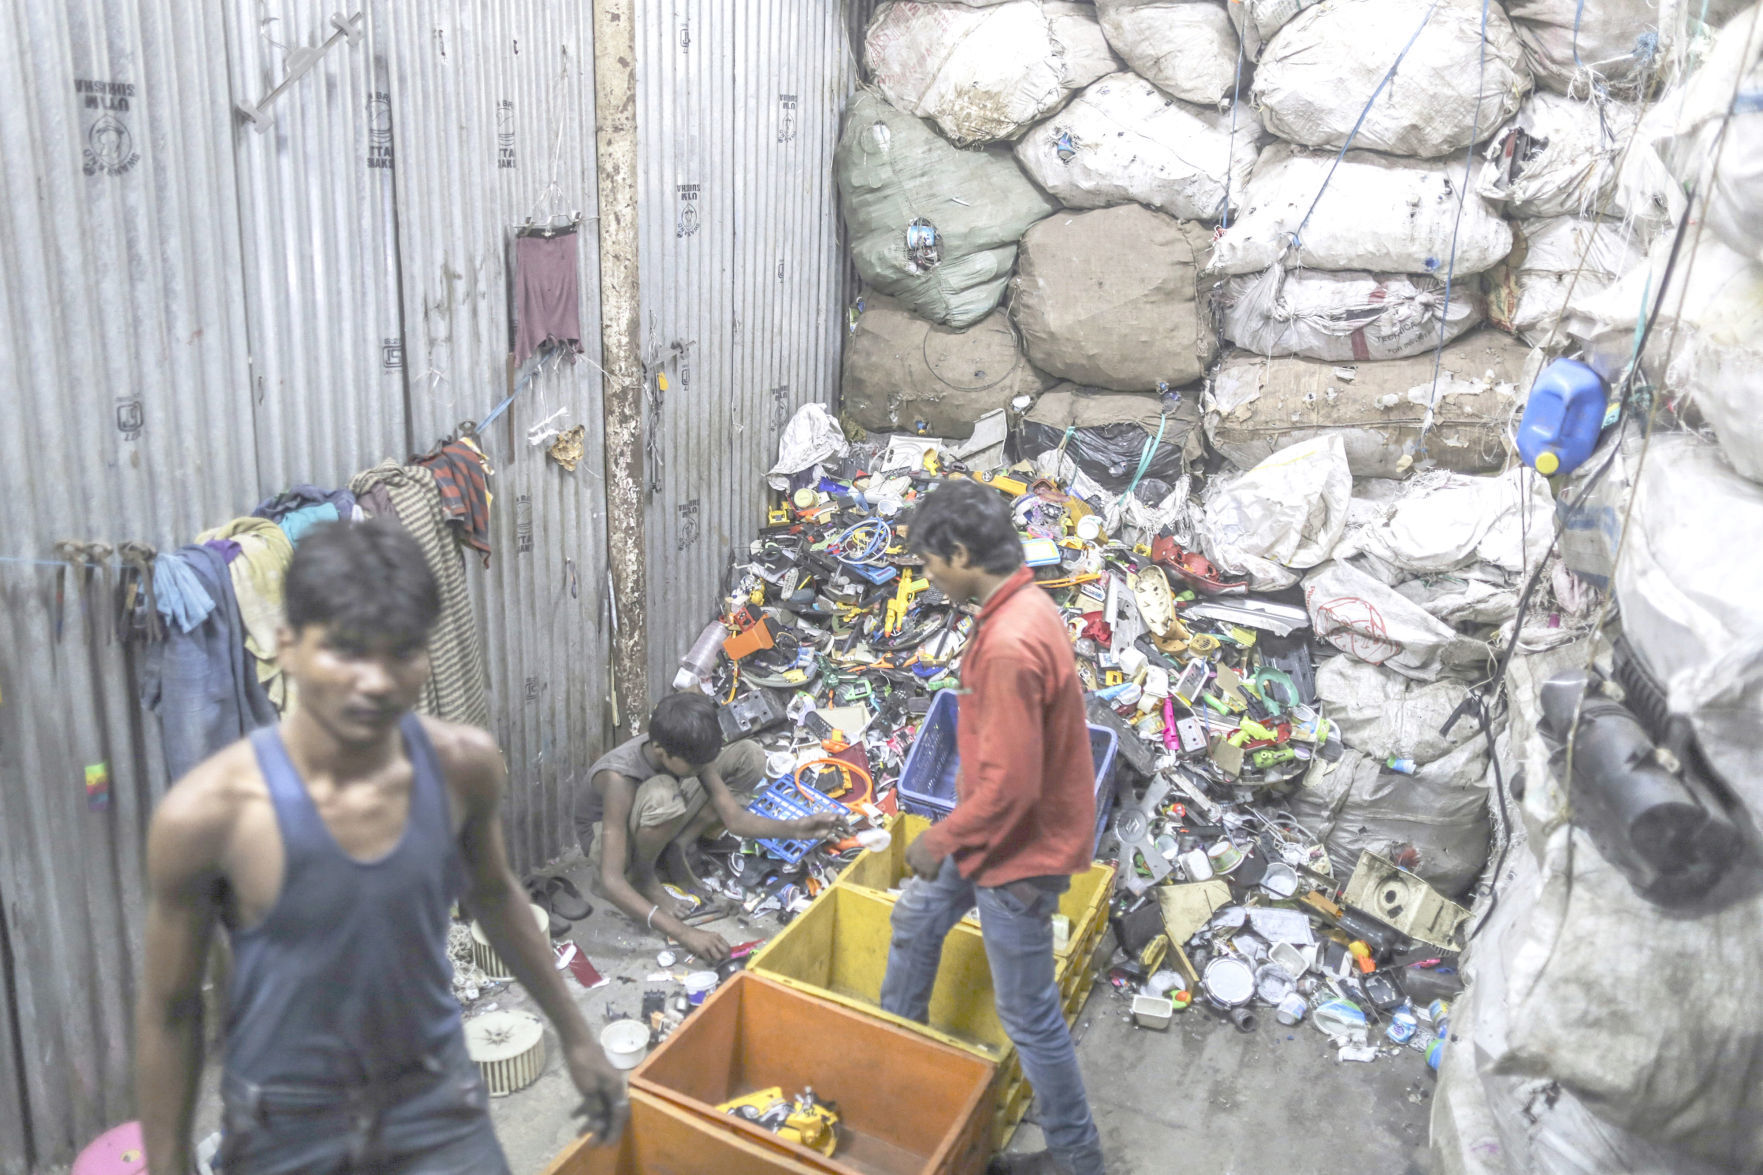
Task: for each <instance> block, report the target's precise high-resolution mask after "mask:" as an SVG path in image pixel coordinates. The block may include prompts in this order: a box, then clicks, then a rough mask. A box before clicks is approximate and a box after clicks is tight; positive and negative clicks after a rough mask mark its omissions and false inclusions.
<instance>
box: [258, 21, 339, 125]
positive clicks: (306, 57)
mask: <svg viewBox="0 0 1763 1175" xmlns="http://www.w3.org/2000/svg"><path fill="white" fill-rule="evenodd" d="M362 15H363V13H360V12H357V13H356V14H355V15H354V16H348V17H345V16H344V15H343V14H342V13H340V12H339V13H335V14H333V15H332V16H331V27H332V28H334V29H336V30H337V31H336V32H334V33H332V34H331V35H330V36H328V37H326V38H325V39H324V41H323V43H321V44H320V45H319V46H318V47H317V48H308V47H307V46H304V45H302V46H300V47H299V48H296V49H290V50H289V51H288V62H287V65H288V75H287V76H286V77H284V78H283V79H282V80H281V81H280V82H278V83H276V87H275V89H273V90H271V91H270V92H269V93H267V94H265V95H264V96H263V101H261V102H259V103H257V105H255V106H253V105H251V104H250V103H249V102H238V103H235V104H234V109H236V110H237V111H238V112H239V113H240V114H241V115H243V116H244V118H245V121H247V122H249V123H250V124H251V125H252V126H253V127H256V128H257V133H258V134H262V133H263V132H264V131H267V130H268V129H269V126H270V118H269V108H270V106H271V105H273V104H274V103H275V100H276V99H277V98H279V97H281V96H282V92H283V91H284V90H286V89H287V88H288V87H289V86H291V85H293V84H294V83H295V82H297V81H299V80H300V79H301V78H303V77H305V76H306V74H307V73H309V72H310V71H311V69H312V67H313V66H315V65H317V64H318V63H319V60H320V59H321V58H323V57H324V55H325V54H326V53H329V52H330V51H331V46H333V45H335V44H336V43H337V42H338V41H343V40H347V41H348V42H349V43H350V44H351V45H353V44H355V43H357V42H358V41H360V40H361V19H362Z"/></svg>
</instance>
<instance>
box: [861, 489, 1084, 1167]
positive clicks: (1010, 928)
mask: <svg viewBox="0 0 1763 1175" xmlns="http://www.w3.org/2000/svg"><path fill="white" fill-rule="evenodd" d="M910 533H911V544H912V549H913V551H914V552H916V553H917V554H919V555H921V556H922V557H923V558H924V571H925V574H926V575H927V576H928V577H929V578H930V581H931V582H932V583H933V584H935V585H936V586H937V588H939V589H940V590H941V591H943V592H944V593H946V594H947V595H948V597H949V598H950V599H951V600H954V601H956V602H957V603H965V602H972V603H976V604H978V605H979V606H980V607H979V616H978V623H977V625H976V627H975V630H974V635H973V638H972V640H971V641H970V642H969V643H968V646H967V650H966V652H965V654H964V655H963V657H962V662H961V686H962V690H961V692H962V695H963V696H962V698H961V709H960V718H959V721H958V723H957V727H956V743H957V746H958V748H959V751H960V755H961V774H960V776H959V778H958V779H957V781H956V795H957V802H956V806H955V811H954V812H953V813H952V814H950V816H949V817H948V818H947V819H946V820H944V821H942V822H941V823H939V824H936V825H934V826H932V827H931V828H930V829H929V830H927V831H926V832H925V833H924V834H923V835H921V836H920V837H919V838H918V839H917V840H915V841H913V842H912V844H910V845H908V846H907V848H906V863H907V864H908V865H909V866H910V867H911V868H912V871H913V872H914V873H915V874H917V877H915V878H914V879H913V880H912V881H910V882H909V883H908V884H907V886H906V888H905V891H904V892H903V893H902V895H901V897H900V900H899V902H898V903H897V904H896V905H895V907H894V916H893V943H892V947H891V949H890V951H889V953H888V970H887V975H886V977H885V978H884V979H883V981H882V991H881V1004H882V1007H883V1008H885V1009H886V1010H887V1011H889V1012H892V1013H894V1014H895V1015H897V1016H904V1017H906V1018H907V1019H910V1020H916V1021H919V1022H920V1023H922V1022H924V1021H925V1020H926V1019H927V1018H928V1016H929V1014H930V996H931V989H932V988H933V987H935V986H936V979H937V962H938V960H939V958H940V957H941V955H942V951H943V939H944V938H945V937H947V935H948V933H949V931H950V930H951V929H952V928H953V927H954V925H955V923H957V922H959V921H960V920H961V918H962V917H963V915H965V914H966V913H967V911H968V910H969V909H971V908H973V907H974V906H975V905H978V907H979V916H980V929H981V931H982V932H983V934H984V936H985V944H986V958H987V961H988V962H989V963H990V964H991V972H992V990H993V993H994V996H995V998H996V1000H997V1004H998V1019H999V1020H1000V1021H1002V1022H1003V1025H1004V1029H1005V1031H1006V1032H1007V1033H1009V1035H1010V1039H1011V1040H1012V1041H1013V1042H1014V1043H1015V1045H1016V1050H1017V1053H1018V1055H1020V1056H1021V1058H1022V1070H1023V1074H1024V1075H1025V1076H1026V1077H1027V1078H1028V1081H1029V1084H1030V1085H1032V1086H1033V1087H1034V1090H1035V1096H1036V1098H1037V1099H1038V1101H1039V1104H1040V1122H1041V1129H1042V1131H1043V1133H1044V1134H1045V1135H1046V1137H1047V1148H1048V1149H1047V1150H1046V1151H1042V1152H1039V1153H1036V1154H1031V1155H1015V1156H1000V1157H999V1158H998V1159H996V1160H994V1162H993V1166H992V1170H993V1171H994V1172H1018V1173H1029V1172H1034V1173H1046V1175H1102V1171H1103V1162H1102V1144H1101V1139H1100V1136H1099V1135H1098V1133H1097V1131H1096V1124H1095V1122H1094V1120H1093V1119H1092V1118H1091V1116H1090V1107H1089V1101H1088V1099H1087V1098H1086V1096H1085V1094H1084V1084H1083V1074H1082V1072H1081V1071H1080V1070H1079V1069H1078V1064H1077V1051H1076V1049H1075V1048H1074V1047H1073V1045H1072V1041H1071V1032H1070V1030H1069V1029H1068V1028H1067V1027H1066V1024H1065V1016H1064V1011H1063V1009H1062V1008H1061V1006H1060V1001H1059V988H1058V985H1057V984H1055V983H1054V981H1053V924H1052V916H1053V914H1054V912H1055V911H1056V910H1057V909H1058V908H1059V895H1060V894H1061V893H1062V892H1064V891H1065V889H1066V888H1067V886H1068V885H1069V884H1070V880H1071V875H1072V874H1074V873H1081V872H1083V871H1084V870H1086V869H1088V868H1089V867H1090V859H1091V854H1092V852H1093V850H1094V848H1095V845H1094V836H1095V827H1096V798H1095V764H1094V762H1093V760H1092V758H1091V756H1090V735H1089V728H1088V724H1087V723H1086V721H1085V718H1084V699H1083V687H1082V685H1081V684H1080V683H1079V681H1078V678H1077V662H1076V660H1075V658H1074V657H1073V655H1072V651H1071V642H1070V639H1069V637H1068V636H1067V635H1066V631H1065V622H1064V621H1063V620H1062V619H1061V618H1060V615H1059V610H1058V609H1057V608H1055V607H1054V606H1053V602H1052V601H1051V600H1050V599H1048V597H1047V595H1046V593H1045V592H1043V591H1041V590H1040V589H1039V588H1037V587H1036V586H1035V582H1034V574H1033V572H1032V571H1030V569H1029V568H1027V567H1025V566H1024V565H1023V560H1022V540H1021V538H1020V537H1019V536H1018V535H1017V533H1016V528H1015V525H1014V524H1013V521H1012V518H1011V513H1010V508H1009V506H1008V504H1007V503H1006V501H1005V499H1004V498H1003V497H1001V496H1000V495H999V494H998V492H997V491H996V490H992V489H987V488H985V487H983V486H981V485H979V484H978V483H977V482H972V481H967V480H951V481H947V482H944V483H943V485H942V486H940V487H939V488H938V489H936V490H935V491H933V492H932V493H931V494H930V496H929V497H928V498H926V499H925V501H924V503H923V505H921V506H919V507H918V510H917V511H916V513H915V514H914V515H913V517H912V519H911V532H910Z"/></svg>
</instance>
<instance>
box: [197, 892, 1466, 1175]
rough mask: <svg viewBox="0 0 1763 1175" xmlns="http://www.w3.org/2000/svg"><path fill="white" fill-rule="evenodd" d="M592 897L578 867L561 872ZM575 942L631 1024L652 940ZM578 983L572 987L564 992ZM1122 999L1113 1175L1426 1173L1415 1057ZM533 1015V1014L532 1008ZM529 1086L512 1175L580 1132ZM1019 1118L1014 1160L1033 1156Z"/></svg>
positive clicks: (1095, 1095) (208, 1102)
mask: <svg viewBox="0 0 1763 1175" xmlns="http://www.w3.org/2000/svg"><path fill="white" fill-rule="evenodd" d="M565 871H566V872H567V873H568V874H569V876H571V877H572V879H573V880H575V882H576V884H577V885H578V886H579V887H580V888H581V889H582V891H583V892H584V893H585V892H588V886H587V884H586V880H587V878H586V873H587V871H586V868H585V866H584V864H583V862H581V861H580V860H579V859H578V860H577V861H576V862H575V865H574V867H573V868H571V869H566V870H565ZM595 907H596V908H595V911H594V914H593V916H592V917H590V918H588V919H587V920H586V921H583V922H580V923H578V924H576V926H575V928H574V931H573V933H572V934H571V937H572V938H573V939H574V941H575V942H576V943H577V945H578V946H580V947H581V949H582V950H583V951H584V952H585V953H586V954H587V956H588V958H589V959H590V960H592V962H593V963H594V965H595V966H596V967H597V968H598V969H599V970H600V972H601V973H602V974H604V975H606V976H608V977H610V979H611V982H610V983H608V984H607V985H606V986H604V987H601V988H599V989H597V990H593V991H580V990H579V989H577V990H578V994H579V1002H580V1004H581V1006H582V1010H583V1012H584V1013H585V1014H586V1016H587V1018H588V1022H589V1024H591V1025H592V1026H594V1027H595V1029H596V1030H597V1029H598V1028H599V1027H600V1026H601V1025H602V1024H604V1023H605V1022H606V1021H607V1019H608V1018H610V1017H611V1016H612V1015H614V1014H625V1015H631V1016H634V1015H636V1014H637V1012H638V1009H639V1007H640V1005H641V1002H642V993H643V988H644V983H643V982H642V980H643V977H644V976H646V975H648V974H650V973H652V972H654V971H656V970H658V969H659V968H658V966H657V963H656V959H655V956H656V953H657V952H658V951H659V950H660V949H661V948H662V945H663V944H662V942H661V940H660V938H659V937H658V936H654V935H651V934H650V933H649V932H647V931H645V930H644V929H643V928H642V927H640V926H635V925H633V924H632V923H631V922H630V921H629V920H627V919H625V918H624V917H623V916H622V915H620V914H618V913H617V912H616V911H613V910H612V909H611V908H610V907H609V906H607V905H606V903H603V902H599V901H596V902H595ZM714 928H715V929H717V930H718V931H720V932H721V933H722V934H723V936H724V937H726V938H728V939H729V941H731V942H743V941H748V940H751V939H756V938H765V937H769V936H770V934H772V933H774V932H775V930H776V927H775V924H773V923H769V922H763V923H760V924H757V925H743V924H741V923H738V922H734V921H729V922H725V923H719V924H717V925H716V926H715V927H714ZM570 982H571V984H572V986H573V981H570ZM491 1006H497V1007H502V1008H531V1007H532V1004H531V1001H530V1000H528V999H527V998H526V996H525V993H524V992H522V991H520V990H519V989H518V988H513V987H509V988H504V989H503V990H501V991H499V992H497V993H494V994H491V995H487V996H485V997H484V998H483V999H482V1000H480V1001H479V1002H478V1003H477V1005H475V1006H474V1007H473V1008H472V1009H471V1010H470V1012H468V1013H467V1014H468V1015H470V1014H472V1013H476V1012H481V1011H484V1010H487V1009H488V1008H490V1007H491ZM1125 1009H1126V1001H1125V1000H1124V999H1122V998H1120V997H1119V996H1117V995H1116V994H1115V993H1114V992H1113V991H1112V989H1110V988H1109V987H1108V986H1107V985H1106V984H1105V983H1103V984H1099V985H1098V986H1097V987H1096V989H1095V991H1094V992H1093V993H1092V995H1091V997H1090V1001H1089V1004H1088V1006H1087V1007H1086V1008H1085V1009H1084V1013H1083V1015H1082V1016H1081V1017H1080V1018H1079V1020H1078V1023H1077V1036H1078V1056H1079V1058H1080V1059H1081V1061H1082V1063H1083V1067H1084V1074H1085V1077H1086V1079H1087V1081H1088V1085H1089V1092H1090V1101H1091V1105H1092V1107H1093V1109H1094V1112H1095V1115H1096V1120H1097V1124H1098V1125H1099V1126H1100V1128H1101V1131H1102V1141H1103V1146H1104V1148H1105V1150H1106V1153H1107V1155H1108V1160H1109V1164H1110V1167H1109V1169H1110V1171H1111V1172H1114V1173H1115V1175H1168V1173H1171V1172H1178V1171H1179V1172H1183V1173H1187V1172H1203V1173H1205V1175H1371V1173H1376V1175H1420V1172H1421V1171H1423V1169H1424V1167H1423V1164H1424V1151H1425V1146H1426V1130H1427V1126H1426V1124H1427V1117H1428V1115H1429V1113H1430V1112H1431V1096H1432V1088H1433V1081H1434V1079H1433V1075H1432V1073H1431V1072H1430V1071H1429V1070H1428V1069H1427V1068H1426V1064H1425V1062H1424V1061H1423V1060H1422V1059H1421V1058H1420V1056H1419V1055H1418V1054H1414V1053H1405V1054H1403V1055H1402V1056H1400V1057H1395V1058H1383V1059H1380V1060H1379V1061H1377V1062H1375V1063H1372V1064H1354V1063H1341V1062H1338V1061H1336V1060H1335V1056H1334V1050H1333V1049H1332V1048H1331V1047H1330V1046H1329V1042H1328V1040H1327V1039H1326V1038H1325V1037H1323V1036H1322V1035H1321V1034H1320V1033H1318V1032H1317V1031H1316V1030H1315V1029H1314V1028H1311V1027H1310V1026H1309V1025H1308V1024H1300V1025H1298V1026H1296V1027H1292V1028H1286V1027H1283V1026H1281V1025H1279V1024H1278V1023H1277V1022H1276V1021H1275V1020H1274V1019H1273V1017H1272V1016H1271V1015H1268V1016H1265V1017H1263V1019H1262V1024H1261V1027H1260V1028H1259V1029H1258V1030H1257V1031H1255V1032H1253V1033H1249V1034H1243V1033H1239V1032H1237V1031H1236V1030H1235V1029H1233V1028H1232V1027H1231V1026H1230V1025H1229V1024H1227V1023H1225V1022H1223V1021H1221V1020H1218V1019H1216V1018H1214V1017H1213V1016H1212V1015H1210V1014H1208V1013H1206V1012H1204V1011H1201V1010H1198V1009H1194V1010H1190V1011H1187V1012H1184V1013H1182V1014H1181V1015H1180V1016H1178V1017H1177V1019H1176V1021H1175V1023H1174V1024H1173V1025H1172V1026H1171V1027H1170V1029H1169V1030H1168V1031H1167V1032H1148V1031H1144V1030H1141V1029H1138V1028H1135V1027H1134V1026H1133V1025H1132V1024H1131V1022H1130V1021H1129V1020H1128V1018H1127V1016H1126V1010H1125ZM535 1010H536V1009H535ZM547 1045H548V1048H547V1054H548V1055H547V1058H546V1064H545V1070H544V1073H543V1074H542V1075H541V1076H540V1078H539V1080H538V1081H536V1082H535V1083H533V1084H532V1085H530V1086H528V1087H527V1088H526V1089H523V1090H521V1091H520V1092H518V1093H515V1094H513V1095H511V1096H509V1097H505V1098H498V1099H495V1100H494V1101H493V1102H492V1104H491V1113H492V1116H493V1117H494V1120H495V1123H496V1132H497V1134H498V1135H499V1136H500V1137H501V1139H502V1145H503V1148H504V1150H506V1152H507V1154H508V1160H509V1165H510V1166H511V1167H512V1169H513V1171H514V1175H538V1173H539V1172H541V1171H543V1170H544V1169H545V1166H546V1164H548V1163H549V1162H550V1161H551V1159H552V1157H553V1156H555V1155H556V1154H558V1153H559V1152H560V1151H561V1150H563V1148H564V1147H565V1146H567V1145H568V1144H569V1143H570V1142H571V1141H572V1140H573V1138H574V1137H575V1131H574V1126H573V1124H572V1119H571V1117H570V1109H571V1108H572V1106H573V1105H574V1101H573V1092H574V1091H573V1088H572V1087H571V1086H570V1083H569V1079H568V1077H567V1075H566V1074H565V1073H564V1072H563V1069H562V1067H561V1065H559V1063H558V1061H557V1050H556V1037H555V1036H554V1035H552V1034H550V1033H549V1032H548V1033H547ZM204 1090H205V1093H204V1098H203V1104H202V1108H201V1112H200V1113H199V1115H198V1119H197V1128H198V1137H200V1136H201V1135H202V1134H204V1133H206V1132H207V1131H209V1130H212V1129H214V1128H215V1125H216V1124H217V1123H218V1120H219V1107H218V1103H217V1099H216V1097H215V1094H214V1081H213V1076H212V1067H210V1073H209V1076H208V1080H206V1081H205V1082H204ZM1032 1123H1033V1113H1032V1111H1031V1113H1030V1118H1029V1122H1028V1123H1025V1124H1024V1126H1023V1127H1022V1128H1021V1129H1020V1130H1019V1131H1018V1132H1017V1136H1016V1139H1015V1141H1014V1143H1013V1144H1012V1148H1011V1149H1013V1150H1018V1149H1035V1148H1038V1146H1039V1145H1040V1135H1039V1131H1038V1130H1036V1129H1035V1127H1034V1126H1033V1125H1032Z"/></svg>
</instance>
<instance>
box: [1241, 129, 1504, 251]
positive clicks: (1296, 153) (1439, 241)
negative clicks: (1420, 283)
mask: <svg viewBox="0 0 1763 1175" xmlns="http://www.w3.org/2000/svg"><path fill="white" fill-rule="evenodd" d="M1263 115H1264V116H1265V111H1264V112H1263ZM1270 129H1271V128H1270ZM1331 169H1332V172H1331ZM1472 179H1473V177H1472ZM1462 188H1463V164H1462V161H1461V160H1457V161H1455V162H1444V161H1441V162H1428V161H1425V160H1418V159H1396V158H1393V157H1391V156H1388V155H1378V154H1375V153H1373V152H1370V151H1349V152H1347V154H1346V155H1345V156H1344V157H1343V158H1342V159H1341V161H1340V166H1338V167H1335V166H1334V158H1333V156H1332V155H1330V154H1327V153H1317V154H1310V153H1306V152H1304V151H1300V150H1299V149H1298V148H1296V147H1293V146H1291V145H1289V144H1286V143H1276V144H1274V145H1273V146H1271V147H1269V148H1267V150H1266V151H1263V152H1262V153H1261V158H1260V160H1259V161H1258V162H1257V163H1256V164H1255V170H1254V172H1253V174H1251V175H1250V177H1249V189H1248V191H1247V193H1245V194H1244V196H1243V212H1242V216H1241V217H1240V218H1239V219H1238V220H1237V221H1236V222H1235V223H1233V224H1232V225H1231V226H1230V227H1229V228H1228V229H1226V230H1225V231H1224V233H1223V235H1221V236H1220V237H1219V238H1218V243H1217V245H1216V246H1215V247H1214V249H1213V255H1212V264H1211V265H1210V266H1209V268H1210V269H1211V270H1212V271H1213V272H1215V273H1253V272H1254V271H1256V270H1260V269H1266V268H1267V267H1268V266H1269V265H1274V264H1276V263H1280V262H1282V261H1283V262H1284V264H1286V265H1289V266H1299V265H1304V266H1309V267H1311V268H1313V269H1363V270H1370V271H1371V272H1373V273H1437V274H1443V273H1445V272H1446V271H1447V270H1451V269H1452V268H1453V267H1452V262H1451V256H1452V242H1453V240H1454V241H1455V244H1456V264H1455V269H1454V272H1455V274H1456V276H1457V277H1458V278H1462V277H1464V276H1465V275H1467V274H1472V273H1480V272H1482V271H1483V270H1485V269H1490V268H1492V267H1493V266H1494V265H1495V264H1497V263H1498V262H1499V261H1500V260H1501V258H1503V257H1505V256H1506V254H1507V253H1508V252H1510V251H1511V249H1512V230H1511V229H1510V228H1508V227H1507V226H1506V222H1505V221H1504V220H1501V219H1500V216H1499V213H1498V211H1497V210H1496V209H1495V208H1494V207H1493V205H1491V204H1489V203H1488V202H1487V201H1486V200H1485V199H1483V198H1481V197H1480V196H1474V195H1472V196H1470V197H1469V198H1468V199H1467V200H1466V201H1464V202H1463V208H1462V216H1461V218H1459V216H1458V203H1459V201H1458V196H1459V195H1460V193H1461V192H1462ZM1371 225H1375V226H1376V231H1375V232H1373V231H1368V228H1367V226H1371ZM1294 238H1296V239H1295V240H1294Z"/></svg>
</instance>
